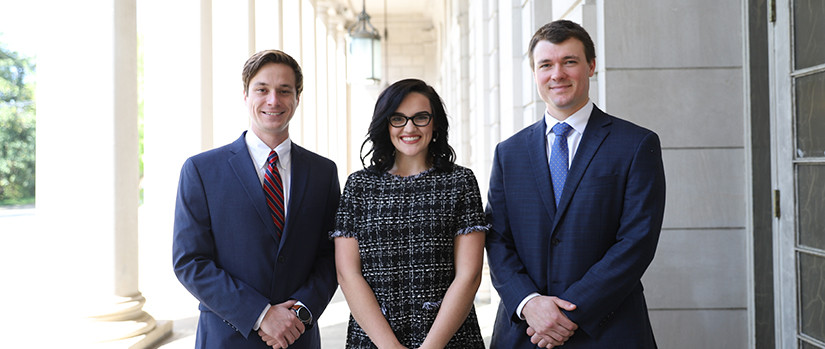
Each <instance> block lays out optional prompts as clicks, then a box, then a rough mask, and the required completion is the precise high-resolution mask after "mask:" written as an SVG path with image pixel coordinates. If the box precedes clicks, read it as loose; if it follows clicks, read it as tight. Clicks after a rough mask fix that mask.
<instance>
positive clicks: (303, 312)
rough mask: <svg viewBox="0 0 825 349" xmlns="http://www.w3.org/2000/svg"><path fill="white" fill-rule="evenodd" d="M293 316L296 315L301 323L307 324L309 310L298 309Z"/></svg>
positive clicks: (304, 308)
mask: <svg viewBox="0 0 825 349" xmlns="http://www.w3.org/2000/svg"><path fill="white" fill-rule="evenodd" d="M295 314H296V315H298V319H299V320H301V322H303V323H308V322H309V321H310V320H311V319H310V315H309V310H307V308H306V307H299V308H298V309H296V310H295Z"/></svg>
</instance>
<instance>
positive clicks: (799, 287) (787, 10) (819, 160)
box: [772, 0, 825, 349]
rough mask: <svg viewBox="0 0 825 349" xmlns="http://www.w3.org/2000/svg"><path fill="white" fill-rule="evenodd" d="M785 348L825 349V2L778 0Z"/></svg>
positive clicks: (779, 269)
mask: <svg viewBox="0 0 825 349" xmlns="http://www.w3.org/2000/svg"><path fill="white" fill-rule="evenodd" d="M773 33H774V35H773V45H774V51H773V55H772V56H773V62H772V67H773V69H774V73H775V74H774V81H773V87H774V91H773V99H774V103H773V105H774V108H773V110H772V113H773V117H772V119H773V123H774V124H773V129H774V132H773V137H775V139H774V144H775V146H774V176H775V180H774V184H775V185H776V189H777V190H778V191H777V192H776V198H775V203H776V204H777V205H778V207H777V208H778V210H777V211H775V214H776V215H777V216H778V217H776V219H775V230H774V231H775V235H774V237H775V242H776V244H775V246H777V249H778V251H777V257H776V258H777V260H776V263H775V277H774V278H775V284H776V285H778V289H779V292H777V293H776V296H777V299H776V305H777V308H778V309H777V310H778V311H777V312H776V316H777V322H776V323H777V326H778V332H779V335H778V336H777V344H778V345H777V347H780V348H804V349H809V348H811V349H813V348H816V349H825V1H822V0H776V22H775V26H774V28H773Z"/></svg>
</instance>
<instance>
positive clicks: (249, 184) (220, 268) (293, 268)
mask: <svg viewBox="0 0 825 349" xmlns="http://www.w3.org/2000/svg"><path fill="white" fill-rule="evenodd" d="M245 134H246V133H244V134H243V135H241V137H240V138H238V140H236V141H235V142H233V143H231V144H228V145H226V146H223V147H220V148H217V149H213V150H209V151H206V152H204V153H201V154H198V155H195V156H193V157H191V158H189V159H188V160H186V162H185V163H184V164H183V169H182V170H181V175H180V183H179V185H178V196H177V203H176V205H175V227H174V241H173V259H174V268H175V274H176V275H177V277H178V279H179V280H180V282H181V283H182V284H183V285H184V286H185V287H186V289H188V290H189V292H191V293H192V295H194V296H195V298H197V299H198V300H199V301H200V305H199V309H200V311H201V315H200V319H199V322H198V331H197V339H196V342H197V343H196V347H197V348H266V347H267V346H266V343H264V342H263V341H262V340H261V338H260V336H259V335H258V334H257V332H255V331H253V329H252V328H253V326H254V324H255V322H256V321H257V319H258V316H260V315H261V312H262V311H263V310H264V308H265V307H266V305H267V304H278V303H281V302H284V301H287V300H289V299H297V300H299V301H301V302H303V303H304V305H306V306H307V308H309V310H310V311H311V312H312V315H313V317H314V319H313V320H317V319H318V317H319V316H320V315H321V313H322V312H323V311H324V309H325V308H326V306H327V304H328V303H329V301H330V299H331V298H332V295H333V293H334V292H335V289H336V287H337V280H336V275H335V258H334V255H333V253H334V246H333V244H332V241H330V240H329V237H328V233H329V232H330V231H332V230H333V228H334V220H335V212H336V211H337V208H338V199H339V197H340V187H339V182H338V172H337V170H336V167H335V163H333V162H332V161H330V160H329V159H326V158H323V157H321V156H319V155H317V154H314V153H312V152H310V151H308V150H306V149H304V148H301V147H299V146H298V145H296V144H294V143H293V144H292V148H291V157H292V184H291V189H290V197H289V198H290V199H289V207H288V209H287V210H288V212H287V218H286V223H285V226H284V231H283V235H282V238H281V239H280V244H279V246H276V244H275V224H274V223H273V222H272V218H271V216H270V213H269V209H268V207H267V205H266V198H265V196H264V192H263V187H262V185H261V182H260V180H259V179H258V175H257V173H256V169H255V165H253V163H252V158H251V156H250V155H249V151H248V150H247V147H246V142H245V141H244V136H245ZM320 344H321V341H320V335H319V331H318V327H317V326H310V327H308V328H307V330H306V332H305V333H304V334H303V335H301V337H300V338H299V339H298V340H297V341H296V342H295V343H294V344H293V346H291V347H294V348H318V347H320Z"/></svg>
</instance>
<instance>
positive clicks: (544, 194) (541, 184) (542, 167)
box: [526, 118, 556, 218]
mask: <svg viewBox="0 0 825 349" xmlns="http://www.w3.org/2000/svg"><path fill="white" fill-rule="evenodd" d="M545 130H546V127H545V123H544V118H541V119H540V120H539V121H538V122H536V123H534V124H533V126H530V132H529V133H528V139H527V146H526V148H527V154H528V156H529V157H530V161H529V163H530V164H533V166H531V167H532V168H533V178H535V179H536V186H537V187H538V191H539V193H540V195H539V196H541V201H542V202H543V203H544V208H545V210H546V211H547V216H548V217H549V218H553V217H554V216H555V215H556V203H555V202H554V197H553V186H552V184H551V182H550V165H549V163H548V161H547V137H546V134H545Z"/></svg>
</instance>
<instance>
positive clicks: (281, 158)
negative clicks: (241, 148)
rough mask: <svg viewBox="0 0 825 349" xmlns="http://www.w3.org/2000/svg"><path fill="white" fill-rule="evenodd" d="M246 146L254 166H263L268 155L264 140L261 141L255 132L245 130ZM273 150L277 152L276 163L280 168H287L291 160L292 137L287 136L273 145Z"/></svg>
mask: <svg viewBox="0 0 825 349" xmlns="http://www.w3.org/2000/svg"><path fill="white" fill-rule="evenodd" d="M245 141H246V147H247V149H249V155H250V156H252V161H253V162H254V163H255V168H258V169H260V168H264V166H266V159H267V158H268V157H269V152H270V151H272V149H270V148H269V146H268V145H266V143H264V141H262V140H261V139H260V138H258V136H257V135H256V134H255V132H252V131H247V132H246V137H245ZM274 150H275V152H276V153H278V164H279V165H280V167H281V168H284V169H287V168H289V165H290V162H291V160H292V139H290V138H287V139H286V140H284V141H283V142H281V144H278V146H276V147H275V149H274Z"/></svg>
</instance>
